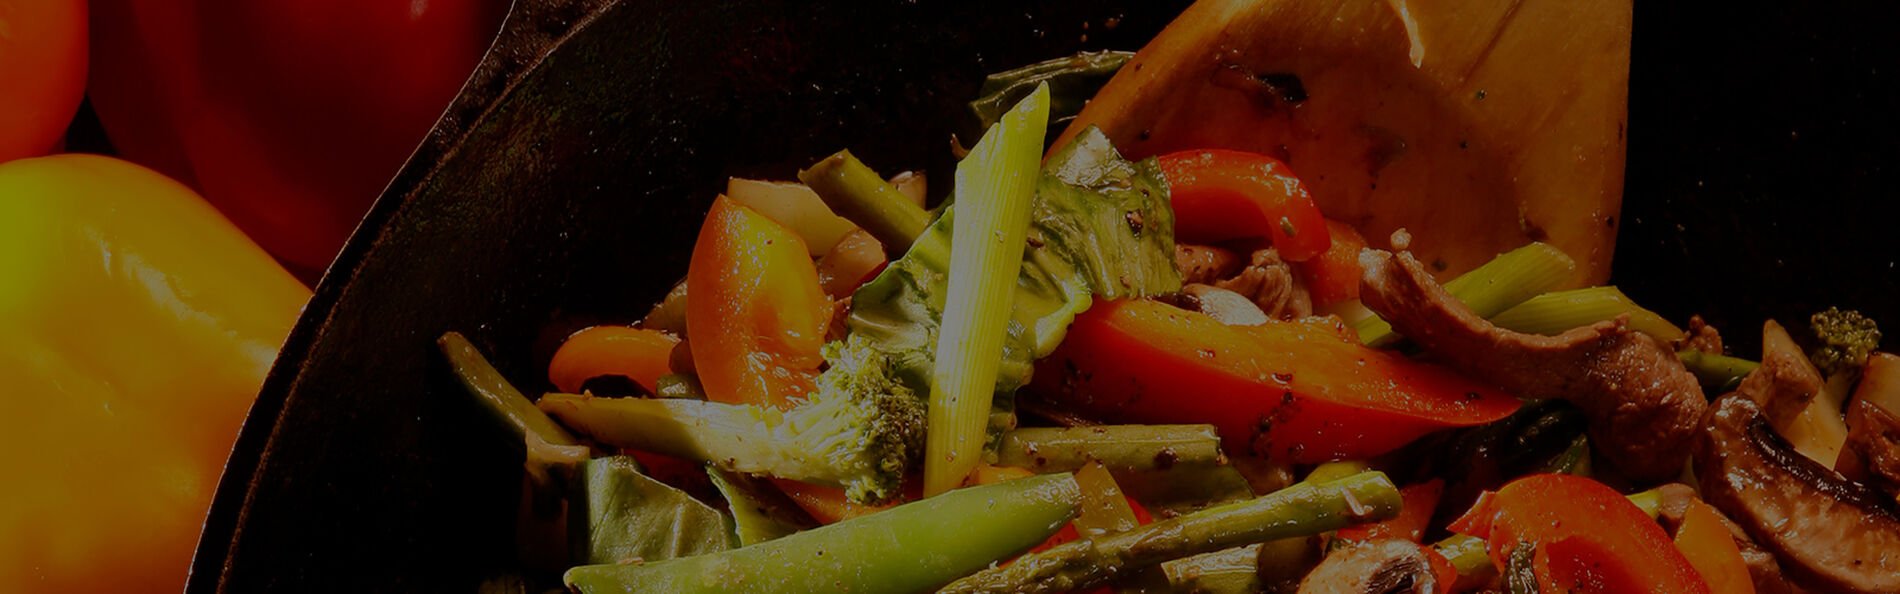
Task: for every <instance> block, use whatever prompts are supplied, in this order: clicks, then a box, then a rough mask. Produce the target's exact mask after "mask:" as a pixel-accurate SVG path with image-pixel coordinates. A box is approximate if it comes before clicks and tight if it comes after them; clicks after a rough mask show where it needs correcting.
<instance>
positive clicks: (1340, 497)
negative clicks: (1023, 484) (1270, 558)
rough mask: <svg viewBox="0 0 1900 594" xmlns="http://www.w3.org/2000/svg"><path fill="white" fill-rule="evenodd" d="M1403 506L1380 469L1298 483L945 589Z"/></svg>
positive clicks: (1086, 576) (1099, 577) (1029, 558)
mask: <svg viewBox="0 0 1900 594" xmlns="http://www.w3.org/2000/svg"><path fill="white" fill-rule="evenodd" d="M1005 484H1007V483H1005ZM1399 506H1400V498H1399V490H1398V488H1397V487H1394V486H1392V481H1390V480H1388V479H1386V477H1385V475H1384V474H1383V473H1378V472H1367V473H1363V474H1358V475H1353V476H1351V477H1347V478H1345V479H1341V480H1338V481H1333V482H1330V483H1325V484H1319V485H1314V484H1308V483H1301V484H1298V485H1294V486H1292V487H1288V488H1286V489H1283V490H1280V491H1278V492H1275V493H1273V494H1270V495H1266V496H1263V497H1260V498H1257V499H1253V500H1250V501H1244V502H1240V503H1233V504H1229V505H1224V506H1221V507H1216V508H1213V509H1208V510H1204V511H1200V512H1196V513H1193V514H1189V515H1185V516H1180V517H1177V518H1173V519H1169V520H1161V521H1158V522H1155V523H1153V524H1149V525H1147V526H1142V527H1140V528H1136V529H1134V530H1129V531H1127V532H1121V533H1116V534H1111V535H1107V536H1102V537H1098V538H1088V539H1082V540H1077V541H1072V542H1068V543H1064V544H1062V545H1058V546H1056V547H1053V548H1050V549H1047V550H1044V551H1042V552H1039V553H1033V554H1030V555H1025V556H1023V557H1022V558H1019V559H1017V560H1016V561H1015V562H1014V563H1011V564H1009V565H1007V566H1002V567H993V568H990V569H987V570H984V571H982V572H980V573H977V574H975V575H971V576H968V577H965V578H963V579H960V580H957V581H956V582H954V583H951V584H950V585H949V586H947V587H945V588H944V589H943V590H942V592H944V593H946V594H967V593H975V592H1068V591H1071V590H1081V589H1086V588H1091V587H1094V586H1097V585H1100V584H1102V583H1105V582H1107V581H1108V580H1109V579H1111V578H1113V577H1115V576H1117V575H1125V574H1128V573H1130V572H1133V571H1138V570H1141V569H1143V568H1147V567H1152V566H1155V565H1159V564H1160V563H1162V562H1164V561H1168V560H1171V559H1180V558H1183V557H1188V556H1192V555H1199V554H1203V553H1211V552H1214V551H1219V550H1222V549H1227V548H1232V547H1237V546H1242V545H1247V544H1254V543H1260V542H1265V541H1269V540H1276V539H1281V538H1288V537H1294V536H1306V535H1312V534H1317V533H1320V532H1325V531H1328V530H1337V529H1339V528H1343V527H1346V526H1349V525H1352V524H1356V523H1361V522H1375V521H1380V520H1385V519H1388V518H1391V517H1392V516H1395V515H1398V512H1399Z"/></svg>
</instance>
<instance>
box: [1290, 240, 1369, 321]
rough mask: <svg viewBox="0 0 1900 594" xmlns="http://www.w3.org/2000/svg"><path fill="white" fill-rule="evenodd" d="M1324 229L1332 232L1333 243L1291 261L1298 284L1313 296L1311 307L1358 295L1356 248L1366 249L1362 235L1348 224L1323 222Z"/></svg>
mask: <svg viewBox="0 0 1900 594" xmlns="http://www.w3.org/2000/svg"><path fill="white" fill-rule="evenodd" d="M1326 229H1327V231H1328V232H1329V233H1331V234H1332V237H1333V244H1332V246H1331V247H1328V248H1326V251H1324V252H1320V254H1319V255H1318V256H1314V257H1312V258H1310V259H1308V260H1306V261H1305V262H1293V263H1292V264H1293V273H1294V274H1297V275H1299V277H1300V283H1301V284H1303V285H1305V286H1306V291H1307V292H1308V293H1310V294H1311V295H1312V296H1313V305H1314V306H1315V307H1326V306H1329V305H1334V304H1338V303H1343V302H1346V301H1352V300H1354V299H1358V298H1359V277H1360V276H1362V272H1363V271H1362V270H1361V269H1360V268H1359V251H1360V250H1363V249H1365V248H1366V238H1365V237H1364V236H1362V235H1360V234H1359V232H1358V231H1356V230H1354V229H1353V228H1352V226H1351V225H1347V224H1345V223H1341V222H1339V221H1333V220H1328V221H1326Z"/></svg>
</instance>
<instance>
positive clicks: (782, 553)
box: [566, 474, 1081, 594]
mask: <svg viewBox="0 0 1900 594" xmlns="http://www.w3.org/2000/svg"><path fill="white" fill-rule="evenodd" d="M1080 499H1081V490H1080V489H1079V488H1078V487H1077V486H1076V483H1075V478H1074V477H1071V476H1069V475H1067V474H1048V475H1040V476H1033V477H1029V478H1024V479H1018V480H1013V481H1004V482H1000V483H996V484H991V485H984V486H980V487H971V488H968V489H958V490H955V491H951V492H948V493H945V494H942V495H938V496H936V497H931V498H929V499H924V500H921V501H915V502H911V503H906V504H904V505H900V506H897V507H894V508H891V509H888V510H885V511H882V512H878V513H875V514H871V515H867V516H861V517H858V518H853V519H850V520H845V521H843V522H839V523H836V524H832V525H829V526H825V527H822V528H816V529H813V530H807V531H805V532H800V533H797V534H793V535H790V536H786V537H784V538H779V539H776V540H772V541H768V542H764V543H760V544H756V545H752V546H747V547H741V548H738V549H734V550H730V551H726V552H723V553H715V554H710V555H700V556H697V557H686V558H681V559H674V560H670V561H661V562H658V563H646V564H641V565H589V566H584V567H576V568H574V569H572V570H569V571H568V572H567V576H566V580H567V584H568V585H569V586H570V587H573V588H575V589H577V590H579V591H580V592H583V593H586V594H599V593H604V592H629V593H631V592H666V593H669V594H694V593H699V592H707V593H713V592H717V593H733V594H745V593H761V594H763V593H777V592H786V593H791V592H798V593H803V592H878V593H891V594H904V593H910V592H930V591H933V590H935V589H936V588H938V587H940V586H942V585H944V584H945V583H947V582H949V581H950V580H953V579H956V578H957V577H959V576H964V575H968V574H970V573H972V572H975V571H977V570H979V569H982V568H984V567H986V566H989V565H990V564H992V563H995V562H997V561H1000V560H1003V559H1007V558H1009V557H1010V556H1012V555H1015V554H1017V553H1020V552H1022V551H1024V550H1027V549H1029V548H1030V547H1032V546H1035V545H1036V544H1037V543H1040V542H1042V541H1043V540H1044V539H1047V538H1048V537H1049V535H1050V534H1054V533H1055V531H1056V530H1057V529H1060V528H1061V527H1062V526H1063V524H1066V523H1068V521H1069V519H1070V518H1073V517H1075V514H1076V506H1077V502H1078V501H1080Z"/></svg>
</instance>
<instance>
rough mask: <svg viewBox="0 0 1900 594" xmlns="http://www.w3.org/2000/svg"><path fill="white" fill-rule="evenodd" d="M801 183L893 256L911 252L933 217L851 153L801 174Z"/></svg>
mask: <svg viewBox="0 0 1900 594" xmlns="http://www.w3.org/2000/svg"><path fill="white" fill-rule="evenodd" d="M798 179H799V181H803V182H805V185H807V186H810V187H811V189H812V191H813V192H816V193H818V198H819V199H822V200H824V201H825V206H829V207H831V211H832V212H835V213H838V216H841V217H844V218H846V219H850V220H851V222H852V223H856V224H857V226H859V227H862V228H863V229H864V230H865V232H867V233H870V234H871V237H875V238H877V241H878V243H881V244H883V245H884V251H885V252H887V253H890V254H892V255H894V256H895V255H898V254H903V253H904V250H907V249H909V248H910V244H911V243H912V242H914V241H916V240H917V236H918V235H922V234H923V233H924V227H925V226H927V225H929V224H930V213H928V212H925V211H924V209H922V208H918V207H917V204H916V203H914V202H911V199H910V198H909V197H907V196H905V195H904V194H903V193H902V192H899V191H897V186H893V185H891V184H890V182H887V181H884V178H883V177H881V176H879V175H878V174H877V172H876V171H872V170H871V168H870V167H867V166H865V164H864V163H863V162H861V161H859V160H858V158H857V157H854V156H852V155H851V151H838V152H837V153H836V154H833V155H831V156H829V157H825V158H824V159H823V160H821V161H819V162H817V163H815V164H813V165H812V166H811V167H810V168H808V169H803V170H800V171H799V172H798Z"/></svg>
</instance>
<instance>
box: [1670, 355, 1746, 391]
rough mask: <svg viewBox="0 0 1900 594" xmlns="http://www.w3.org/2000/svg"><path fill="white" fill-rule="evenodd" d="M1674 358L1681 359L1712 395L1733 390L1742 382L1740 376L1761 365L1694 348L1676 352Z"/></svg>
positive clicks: (1744, 375)
mask: <svg viewBox="0 0 1900 594" xmlns="http://www.w3.org/2000/svg"><path fill="white" fill-rule="evenodd" d="M1676 358H1678V359H1682V365H1683V366H1684V367H1687V368H1689V372H1690V373H1693V374H1695V378H1696V380H1697V381H1699V382H1701V384H1702V387H1703V388H1705V389H1706V390H1705V391H1707V392H1708V393H1709V394H1710V395H1712V396H1713V395H1720V394H1726V393H1729V392H1732V391H1734V390H1735V387H1736V386H1739V385H1741V384H1742V378H1744V377H1748V374H1749V373H1752V372H1754V371H1755V368H1757V367H1761V364H1760V363H1756V362H1754V361H1750V360H1747V359H1740V358H1736V357H1730V356H1728V355H1717V354H1715V353H1704V352H1702V351H1694V350H1691V351H1682V352H1679V353H1676Z"/></svg>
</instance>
